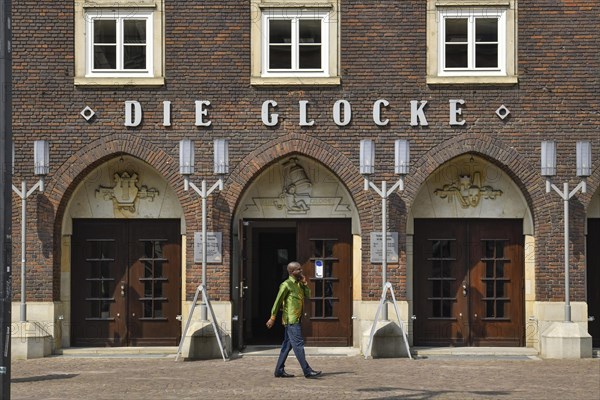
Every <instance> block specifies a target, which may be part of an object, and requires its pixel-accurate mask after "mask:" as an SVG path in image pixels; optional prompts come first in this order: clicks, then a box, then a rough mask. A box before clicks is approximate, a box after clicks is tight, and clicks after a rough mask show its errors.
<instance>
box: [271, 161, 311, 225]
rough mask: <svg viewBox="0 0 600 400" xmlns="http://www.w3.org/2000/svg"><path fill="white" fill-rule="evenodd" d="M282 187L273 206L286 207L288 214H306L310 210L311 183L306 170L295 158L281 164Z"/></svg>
mask: <svg viewBox="0 0 600 400" xmlns="http://www.w3.org/2000/svg"><path fill="white" fill-rule="evenodd" d="M282 173H283V189H282V191H281V194H280V195H279V198H278V199H276V200H275V201H274V203H275V207H277V209H279V210H281V209H282V208H284V207H285V208H286V210H287V212H288V214H306V212H307V211H308V210H310V206H309V204H310V202H311V192H312V183H311V181H310V179H308V175H306V171H305V170H304V168H302V166H301V165H299V164H298V159H297V158H291V159H290V160H289V161H286V162H284V163H283V164H282Z"/></svg>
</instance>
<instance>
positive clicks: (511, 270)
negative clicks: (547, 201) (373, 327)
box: [408, 154, 532, 346]
mask: <svg viewBox="0 0 600 400" xmlns="http://www.w3.org/2000/svg"><path fill="white" fill-rule="evenodd" d="M413 204H414V206H413V207H412V209H411V211H410V215H409V226H408V231H409V232H408V236H409V237H410V235H411V234H412V235H413V237H412V239H413V249H414V254H413V258H412V265H411V266H412V274H413V289H412V300H413V314H414V315H415V317H416V319H415V322H414V326H413V342H414V344H415V345H416V346H421V345H431V346H448V345H450V346H523V345H525V305H526V297H525V274H526V272H525V255H524V254H525V242H526V240H528V239H527V235H529V237H530V238H531V236H530V235H531V234H532V222H531V216H530V214H529V210H528V207H527V204H526V202H525V200H524V198H523V196H522V194H521V193H520V191H519V190H518V188H517V187H516V185H515V184H514V183H513V182H512V180H511V179H510V178H509V177H508V175H506V174H505V173H504V172H502V170H501V169H500V168H498V167H497V166H495V165H493V164H491V163H490V162H488V161H486V160H484V159H483V158H480V157H478V156H476V155H471V154H467V155H463V156H460V157H457V158H455V159H453V160H451V161H449V162H447V163H445V164H444V165H442V166H441V167H439V168H438V169H437V170H436V171H434V172H433V173H432V174H431V176H430V177H429V178H428V179H427V180H426V182H425V184H424V185H423V186H422V187H421V189H420V191H419V193H418V195H417V196H416V198H415V201H414V203H413ZM409 268H410V266H409Z"/></svg>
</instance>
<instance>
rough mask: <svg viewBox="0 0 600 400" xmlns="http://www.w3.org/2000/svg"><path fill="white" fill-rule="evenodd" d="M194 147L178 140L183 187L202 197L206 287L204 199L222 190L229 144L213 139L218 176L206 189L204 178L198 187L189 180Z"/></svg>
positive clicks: (204, 312) (205, 314)
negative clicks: (217, 190)
mask: <svg viewBox="0 0 600 400" xmlns="http://www.w3.org/2000/svg"><path fill="white" fill-rule="evenodd" d="M194 158H195V149H194V142H193V141H191V140H189V139H184V140H181V141H180V142H179V173H180V174H181V175H183V183H184V186H183V189H184V190H185V191H187V190H189V188H190V187H191V188H192V189H194V191H195V192H196V193H198V195H199V196H200V198H201V199H202V283H201V284H202V285H203V286H204V287H205V288H206V287H207V286H206V260H207V258H206V213H207V203H206V199H207V197H208V196H210V194H211V193H212V192H213V191H215V190H216V189H219V190H223V177H224V175H226V174H228V173H229V144H228V141H227V140H225V139H215V141H214V162H213V165H214V174H215V175H217V176H218V177H219V179H218V180H217V182H215V184H214V185H212V186H211V187H210V189H208V190H207V188H206V179H202V184H201V187H200V188H198V187H197V186H196V185H194V183H193V182H191V181H190V175H192V174H193V173H194V162H195V161H194ZM200 318H201V319H202V320H203V321H206V320H207V319H208V312H207V306H206V303H204V301H203V302H202V304H201V305H200Z"/></svg>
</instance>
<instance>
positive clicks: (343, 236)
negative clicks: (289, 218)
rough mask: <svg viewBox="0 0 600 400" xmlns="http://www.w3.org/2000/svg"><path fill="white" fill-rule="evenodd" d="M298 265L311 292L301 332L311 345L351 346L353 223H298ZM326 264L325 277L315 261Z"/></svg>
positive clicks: (329, 221) (339, 221)
mask: <svg viewBox="0 0 600 400" xmlns="http://www.w3.org/2000/svg"><path fill="white" fill-rule="evenodd" d="M298 246H299V257H298V259H299V260H298V261H299V262H300V263H301V264H302V268H303V270H304V275H305V276H306V277H307V279H308V282H309V286H310V289H311V298H310V302H309V303H308V304H305V313H304V318H303V320H302V329H303V332H304V337H305V341H306V343H307V344H308V345H313V346H315V345H317V346H351V345H352V324H351V321H352V320H351V312H352V232H351V225H350V220H310V221H308V220H307V221H299V222H298ZM316 260H322V261H323V274H322V275H323V276H322V277H318V276H316V274H315V261H316Z"/></svg>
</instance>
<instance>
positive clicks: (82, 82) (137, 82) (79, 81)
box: [73, 77, 165, 86]
mask: <svg viewBox="0 0 600 400" xmlns="http://www.w3.org/2000/svg"><path fill="white" fill-rule="evenodd" d="M73 83H74V84H75V86H163V85H164V84H165V78H163V77H160V78H131V77H123V78H119V77H114V78H87V77H75V79H74V80H73Z"/></svg>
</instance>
